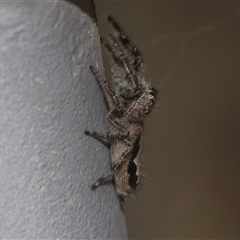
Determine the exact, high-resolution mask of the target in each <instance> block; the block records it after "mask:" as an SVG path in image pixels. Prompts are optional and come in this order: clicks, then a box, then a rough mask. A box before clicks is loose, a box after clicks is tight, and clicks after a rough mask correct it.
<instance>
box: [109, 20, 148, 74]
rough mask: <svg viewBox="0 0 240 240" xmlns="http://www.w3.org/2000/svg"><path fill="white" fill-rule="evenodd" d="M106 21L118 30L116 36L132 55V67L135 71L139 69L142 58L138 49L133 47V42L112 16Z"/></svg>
mask: <svg viewBox="0 0 240 240" xmlns="http://www.w3.org/2000/svg"><path fill="white" fill-rule="evenodd" d="M108 21H109V22H111V23H112V25H113V27H114V28H115V29H116V30H117V32H118V37H119V39H120V41H121V42H122V44H123V45H124V46H125V47H126V49H127V50H128V52H129V53H130V54H132V56H133V57H134V60H133V63H131V65H132V68H133V69H134V70H136V71H139V69H140V68H141V67H142V63H143V59H142V56H141V54H140V52H139V50H138V49H137V48H136V47H135V45H134V44H133V42H132V41H131V40H130V39H129V37H128V36H127V35H126V34H125V33H124V31H123V30H122V28H121V27H120V26H119V25H118V23H117V22H116V21H115V20H114V19H113V17H111V16H108Z"/></svg>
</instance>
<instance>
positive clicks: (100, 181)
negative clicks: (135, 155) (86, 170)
mask: <svg viewBox="0 0 240 240" xmlns="http://www.w3.org/2000/svg"><path fill="white" fill-rule="evenodd" d="M129 153H130V151H129V150H127V151H126V152H125V153H124V154H123V156H122V159H120V160H119V161H118V163H117V164H116V165H114V166H113V168H112V171H110V172H109V173H107V174H106V175H104V176H103V177H101V178H99V179H98V180H97V181H96V182H95V183H94V184H93V185H92V187H91V189H92V190H94V189H96V188H97V187H99V186H100V185H102V184H104V183H105V182H106V180H107V179H108V178H110V177H111V176H112V175H114V174H115V173H116V172H117V170H118V169H119V168H120V167H121V166H122V165H123V164H124V163H125V162H126V161H128V159H129V158H128V154H129Z"/></svg>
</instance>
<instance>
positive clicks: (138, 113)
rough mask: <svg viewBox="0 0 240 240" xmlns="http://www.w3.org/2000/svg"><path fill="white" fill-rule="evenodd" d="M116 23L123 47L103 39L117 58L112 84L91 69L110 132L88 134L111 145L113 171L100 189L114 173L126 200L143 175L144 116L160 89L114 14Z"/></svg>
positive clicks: (113, 22) (117, 187) (115, 59)
mask: <svg viewBox="0 0 240 240" xmlns="http://www.w3.org/2000/svg"><path fill="white" fill-rule="evenodd" d="M108 20H109V21H110V22H111V23H112V24H113V27H114V28H115V30H116V34H117V36H118V39H119V40H120V42H121V43H122V45H123V47H124V48H123V49H122V48H121V47H120V45H119V44H118V43H117V42H116V41H115V39H114V37H113V36H112V35H109V36H108V38H107V40H103V39H101V41H102V43H103V44H104V45H105V47H106V48H107V49H108V50H109V52H110V53H111V55H112V58H113V60H114V63H113V65H114V66H113V67H112V71H113V73H114V75H113V82H114V86H113V87H112V86H111V85H110V84H109V83H108V82H107V81H106V80H105V79H104V78H103V77H102V76H101V75H100V74H99V73H98V72H97V71H96V70H95V69H94V68H93V67H92V66H91V67H90V70H91V71H92V73H93V75H94V76H95V78H96V80H97V82H98V83H99V85H100V87H101V89H102V91H103V93H104V96H105V100H106V104H107V106H108V109H109V114H108V117H107V120H108V122H109V131H108V132H107V133H105V134H102V133H97V132H89V131H86V132H85V133H86V134H87V135H89V136H92V137H94V138H96V139H97V140H99V141H100V142H101V143H103V144H104V145H105V146H107V147H109V148H110V153H111V165H112V170H111V172H109V173H108V174H106V175H105V176H103V177H101V178H100V179H98V180H97V181H96V182H95V183H94V184H93V185H92V189H95V188H97V187H98V186H100V185H101V184H103V183H105V181H106V180H108V179H109V178H110V177H112V176H113V180H114V184H115V186H116V190H117V193H118V196H119V198H120V200H121V201H124V200H125V199H126V198H127V197H128V196H129V195H130V194H131V193H132V192H133V191H134V190H135V189H136V187H137V185H138V182H139V176H140V170H139V168H140V163H139V154H140V149H141V142H142V133H143V119H144V117H145V116H146V115H147V114H148V113H150V112H151V110H152V107H153V105H154V103H155V98H156V93H157V92H156V90H155V89H154V88H152V87H150V84H149V83H147V82H146V80H145V78H144V76H143V73H142V71H141V69H142V66H143V61H142V57H141V55H140V53H139V51H138V49H137V48H136V47H135V46H134V44H133V43H132V41H131V40H130V39H129V38H128V36H127V35H126V34H125V33H124V32H123V31H122V29H121V27H120V26H119V25H118V24H117V23H116V22H115V20H114V19H113V18H112V17H110V16H109V17H108Z"/></svg>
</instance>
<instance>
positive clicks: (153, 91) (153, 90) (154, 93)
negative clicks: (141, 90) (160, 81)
mask: <svg viewBox="0 0 240 240" xmlns="http://www.w3.org/2000/svg"><path fill="white" fill-rule="evenodd" d="M149 94H150V95H151V96H152V97H153V98H155V97H156V95H157V90H156V89H155V88H154V87H153V88H151V89H150V90H149Z"/></svg>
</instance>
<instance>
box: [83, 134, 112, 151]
mask: <svg viewBox="0 0 240 240" xmlns="http://www.w3.org/2000/svg"><path fill="white" fill-rule="evenodd" d="M85 134H86V135H87V136H90V137H93V138H95V139H97V140H98V141H99V142H100V143H102V144H103V145H104V146H105V147H107V148H109V147H110V143H109V138H107V137H106V135H105V134H101V133H97V132H90V131H85Z"/></svg>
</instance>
